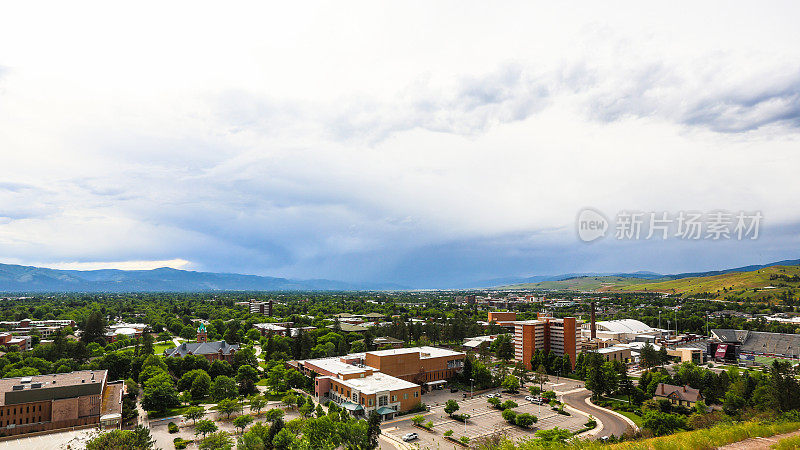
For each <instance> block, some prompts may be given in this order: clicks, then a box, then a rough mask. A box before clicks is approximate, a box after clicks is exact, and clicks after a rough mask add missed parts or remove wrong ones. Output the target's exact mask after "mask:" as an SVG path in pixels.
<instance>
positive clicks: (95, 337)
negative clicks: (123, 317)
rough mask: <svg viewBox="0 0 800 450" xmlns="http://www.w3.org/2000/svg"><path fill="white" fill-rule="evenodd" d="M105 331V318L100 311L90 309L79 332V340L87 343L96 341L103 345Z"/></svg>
mask: <svg viewBox="0 0 800 450" xmlns="http://www.w3.org/2000/svg"><path fill="white" fill-rule="evenodd" d="M105 333H106V318H105V317H104V316H103V314H102V313H101V312H100V311H97V310H95V311H92V312H91V313H90V314H89V317H88V318H87V319H86V323H85V324H84V325H83V332H82V333H81V341H83V342H84V343H86V344H88V343H90V342H97V343H98V344H100V345H105V338H104V336H105Z"/></svg>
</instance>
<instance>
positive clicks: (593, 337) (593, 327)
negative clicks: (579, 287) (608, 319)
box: [591, 302, 597, 340]
mask: <svg viewBox="0 0 800 450" xmlns="http://www.w3.org/2000/svg"><path fill="white" fill-rule="evenodd" d="M591 305H592V340H595V339H597V322H596V321H595V315H594V314H595V313H594V302H592V303H591Z"/></svg>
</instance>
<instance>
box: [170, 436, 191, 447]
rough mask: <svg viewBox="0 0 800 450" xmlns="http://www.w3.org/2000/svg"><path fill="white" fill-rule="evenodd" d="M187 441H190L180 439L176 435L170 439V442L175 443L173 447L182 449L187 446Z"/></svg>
mask: <svg viewBox="0 0 800 450" xmlns="http://www.w3.org/2000/svg"><path fill="white" fill-rule="evenodd" d="M189 442H191V441H187V440H186V439H181V438H179V437H176V438H175V439H173V440H172V443H173V444H175V449H176V450H182V449H184V448H186V447H188V446H189Z"/></svg>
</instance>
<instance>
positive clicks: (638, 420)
mask: <svg viewBox="0 0 800 450" xmlns="http://www.w3.org/2000/svg"><path fill="white" fill-rule="evenodd" d="M617 412H618V413H620V414H622V415H623V416H625V417H627V418H628V419H631V420H632V421H633V423H635V424H636V426H637V427H639V428H641V427H642V417H641V416H637V415H636V414H634V413H632V412H627V411H617Z"/></svg>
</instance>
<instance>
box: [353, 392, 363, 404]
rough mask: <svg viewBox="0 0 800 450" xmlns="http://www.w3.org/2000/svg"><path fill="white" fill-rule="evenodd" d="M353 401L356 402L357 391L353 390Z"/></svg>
mask: <svg viewBox="0 0 800 450" xmlns="http://www.w3.org/2000/svg"><path fill="white" fill-rule="evenodd" d="M353 403H358V393H356V392H353ZM362 403H363V402H362Z"/></svg>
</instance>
